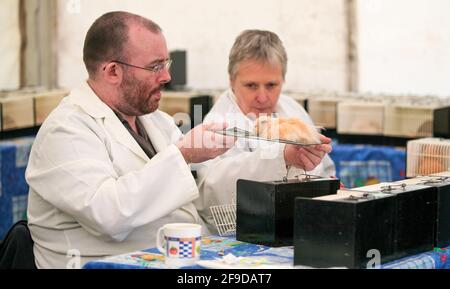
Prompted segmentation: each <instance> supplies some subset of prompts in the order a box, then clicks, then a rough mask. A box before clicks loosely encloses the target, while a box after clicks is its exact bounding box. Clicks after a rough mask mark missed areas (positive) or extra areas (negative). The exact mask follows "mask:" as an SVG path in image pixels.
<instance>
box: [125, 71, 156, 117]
mask: <svg viewBox="0 0 450 289" xmlns="http://www.w3.org/2000/svg"><path fill="white" fill-rule="evenodd" d="M163 87H164V86H163V85H161V86H158V87H157V88H155V89H154V90H152V91H150V92H149V91H148V89H146V86H145V84H143V83H142V82H140V81H139V80H137V79H136V78H133V77H131V76H129V75H128V73H125V74H124V78H123V82H122V84H121V85H120V88H121V90H122V101H123V104H122V107H123V108H122V109H123V110H125V111H123V113H125V114H127V115H135V116H139V115H144V114H149V113H151V112H154V111H155V110H157V109H158V102H156V101H155V102H150V101H151V99H150V98H151V96H150V95H151V94H153V93H154V92H155V91H157V90H161V89H162V88H163ZM149 104H151V105H149Z"/></svg>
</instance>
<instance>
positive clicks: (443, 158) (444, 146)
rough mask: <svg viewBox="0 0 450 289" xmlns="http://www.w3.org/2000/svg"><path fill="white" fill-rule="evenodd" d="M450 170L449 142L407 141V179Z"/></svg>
mask: <svg viewBox="0 0 450 289" xmlns="http://www.w3.org/2000/svg"><path fill="white" fill-rule="evenodd" d="M449 168H450V140H446V139H439V138H422V139H417V140H412V141H408V144H407V156H406V176H407V177H408V178H412V177H416V176H424V175H429V174H435V173H440V172H443V171H447V170H449Z"/></svg>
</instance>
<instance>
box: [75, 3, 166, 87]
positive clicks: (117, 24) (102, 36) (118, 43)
mask: <svg viewBox="0 0 450 289" xmlns="http://www.w3.org/2000/svg"><path fill="white" fill-rule="evenodd" d="M131 23H133V24H137V25H142V26H143V27H145V28H147V29H148V30H150V31H152V32H155V33H158V32H161V28H160V27H159V26H158V24H156V23H155V22H153V21H151V20H149V19H147V18H144V17H142V16H139V15H136V14H132V13H129V12H122V11H116V12H109V13H106V14H104V15H102V16H101V17H100V18H98V19H97V20H95V22H94V23H93V24H92V26H91V27H90V28H89V30H88V32H87V34H86V39H85V41H84V48H83V61H84V64H85V65H86V69H87V71H88V73H89V78H94V77H95V75H96V73H97V70H98V66H99V64H100V63H101V62H105V61H112V60H122V61H126V60H127V55H126V52H125V51H124V49H123V48H124V45H125V44H126V43H127V41H128V30H129V25H130V24H131Z"/></svg>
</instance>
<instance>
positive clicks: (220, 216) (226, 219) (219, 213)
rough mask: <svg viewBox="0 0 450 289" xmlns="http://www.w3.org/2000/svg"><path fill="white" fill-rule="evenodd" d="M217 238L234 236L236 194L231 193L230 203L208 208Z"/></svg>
mask: <svg viewBox="0 0 450 289" xmlns="http://www.w3.org/2000/svg"><path fill="white" fill-rule="evenodd" d="M209 209H210V210H211V214H212V216H213V218H214V224H215V226H216V228H217V232H218V233H219V236H232V235H235V234H236V194H235V193H231V202H230V203H229V204H223V205H218V206H211V207H210V208H209Z"/></svg>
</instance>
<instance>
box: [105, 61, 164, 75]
mask: <svg viewBox="0 0 450 289" xmlns="http://www.w3.org/2000/svg"><path fill="white" fill-rule="evenodd" d="M111 62H116V63H119V64H123V65H126V66H131V67H134V68H140V69H144V70H148V71H151V72H153V73H159V72H161V71H162V70H163V69H169V68H170V65H171V64H172V59H167V60H166V61H163V62H160V63H158V64H155V65H152V66H150V67H142V66H137V65H133V64H129V63H126V62H123V61H120V60H112V61H111ZM105 69H106V66H105V67H104V68H103V70H105Z"/></svg>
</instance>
